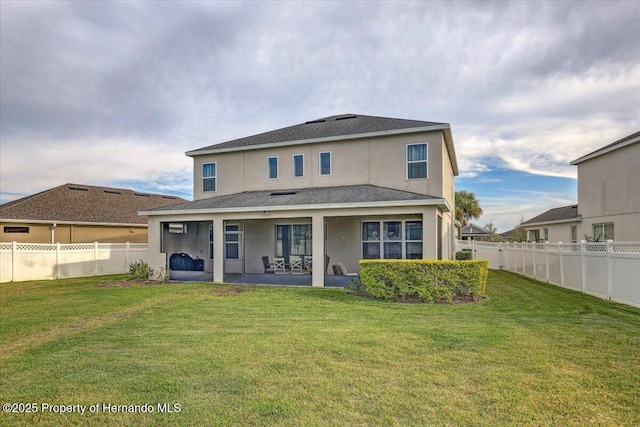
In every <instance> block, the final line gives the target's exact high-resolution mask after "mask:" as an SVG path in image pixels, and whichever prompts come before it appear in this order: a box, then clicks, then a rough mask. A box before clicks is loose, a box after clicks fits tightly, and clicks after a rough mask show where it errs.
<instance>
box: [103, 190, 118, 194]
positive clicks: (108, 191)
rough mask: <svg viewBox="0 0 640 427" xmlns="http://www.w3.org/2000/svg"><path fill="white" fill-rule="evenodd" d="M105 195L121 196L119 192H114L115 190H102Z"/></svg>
mask: <svg viewBox="0 0 640 427" xmlns="http://www.w3.org/2000/svg"><path fill="white" fill-rule="evenodd" d="M102 191H104V192H105V193H107V194H122V193H121V192H120V191H115V190H102Z"/></svg>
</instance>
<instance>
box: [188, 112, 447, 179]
mask: <svg viewBox="0 0 640 427" xmlns="http://www.w3.org/2000/svg"><path fill="white" fill-rule="evenodd" d="M429 130H442V131H443V132H444V134H445V142H446V144H447V150H448V152H449V156H450V157H451V163H452V165H453V170H454V174H456V175H457V174H458V164H457V160H456V156H455V150H454V149H453V141H452V137H451V127H450V125H449V124H448V123H438V122H426V121H421V120H408V119H395V118H390V117H378V116H366V115H362V114H341V115H336V116H329V117H323V118H321V119H316V120H311V121H308V122H305V123H301V124H298V125H294V126H289V127H285V128H282V129H276V130H272V131H269V132H264V133H260V134H257V135H251V136H247V137H244V138H239V139H234V140H232V141H227V142H222V143H219V144H215V145H209V146H206V147H202V148H199V149H197V150H192V151H188V152H187V153H186V154H187V156H198V155H202V154H212V153H219V152H225V151H239V150H251V149H258V148H266V147H271V146H282V145H297V144H303V143H314V142H323V141H333V140H339V139H349V138H364V137H373V136H383V135H390V134H397V133H414V132H425V131H429Z"/></svg>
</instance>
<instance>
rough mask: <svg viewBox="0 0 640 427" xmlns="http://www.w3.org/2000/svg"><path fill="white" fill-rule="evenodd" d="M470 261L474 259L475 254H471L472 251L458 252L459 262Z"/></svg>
mask: <svg viewBox="0 0 640 427" xmlns="http://www.w3.org/2000/svg"><path fill="white" fill-rule="evenodd" d="M470 259H473V254H472V253H471V251H470V250H468V249H467V250H462V251H458V252H456V260H458V261H468V260H470Z"/></svg>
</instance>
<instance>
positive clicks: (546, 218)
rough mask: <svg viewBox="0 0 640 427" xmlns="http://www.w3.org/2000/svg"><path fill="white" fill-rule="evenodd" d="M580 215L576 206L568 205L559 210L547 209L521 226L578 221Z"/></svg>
mask: <svg viewBox="0 0 640 427" xmlns="http://www.w3.org/2000/svg"><path fill="white" fill-rule="evenodd" d="M580 218H581V217H580V215H578V205H569V206H562V207H560V208H553V209H549V210H548V211H546V212H544V213H542V214H540V215H538V216H536V217H533V218H531V219H530V220H528V221H525V222H523V223H522V225H531V224H538V223H543V222H554V221H564V220H572V219H575V220H576V221H579V220H580Z"/></svg>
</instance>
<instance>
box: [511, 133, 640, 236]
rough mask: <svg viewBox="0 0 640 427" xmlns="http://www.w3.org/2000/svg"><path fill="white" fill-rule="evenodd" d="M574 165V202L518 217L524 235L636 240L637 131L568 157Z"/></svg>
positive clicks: (639, 230) (639, 211) (639, 194)
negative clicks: (574, 157)
mask: <svg viewBox="0 0 640 427" xmlns="http://www.w3.org/2000/svg"><path fill="white" fill-rule="evenodd" d="M571 164H572V165H575V166H577V167H578V204H577V205H569V206H563V207H559V208H554V209H550V210H548V211H546V212H544V213H542V214H540V215H538V216H536V217H534V218H531V219H529V220H527V221H525V222H523V223H522V226H523V227H524V228H525V230H526V231H527V240H529V241H550V242H565V243H566V242H573V243H575V242H579V241H580V240H584V239H593V240H596V241H605V240H618V241H640V191H639V190H638V189H639V188H640V132H636V133H633V134H631V135H628V136H626V137H624V138H621V139H619V140H617V141H615V142H613V143H611V144H608V145H606V146H604V147H602V148H600V149H598V150H596V151H594V152H592V153H589V154H587V155H585V156H582V157H580V158H579V159H576V160H574V161H573V162H571Z"/></svg>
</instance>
